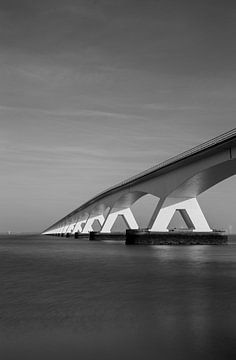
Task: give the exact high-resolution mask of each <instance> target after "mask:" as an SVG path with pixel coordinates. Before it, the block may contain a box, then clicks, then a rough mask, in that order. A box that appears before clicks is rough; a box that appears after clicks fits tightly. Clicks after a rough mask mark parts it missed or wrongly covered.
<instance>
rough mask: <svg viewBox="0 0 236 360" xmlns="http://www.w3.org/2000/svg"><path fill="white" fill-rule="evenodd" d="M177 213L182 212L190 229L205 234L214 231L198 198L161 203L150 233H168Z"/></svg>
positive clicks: (170, 199)
mask: <svg viewBox="0 0 236 360" xmlns="http://www.w3.org/2000/svg"><path fill="white" fill-rule="evenodd" d="M175 211H179V212H180V214H181V215H182V217H183V219H184V221H185V223H186V225H187V227H188V228H189V229H193V231H203V232H206V231H207V232H208V231H212V230H211V229H210V227H209V225H208V223H207V221H206V218H205V216H204V214H203V212H202V210H201V208H200V206H199V204H198V201H197V199H196V198H191V199H185V200H181V199H177V198H176V199H174V198H167V199H165V200H164V201H163V200H162V201H160V202H159V203H158V205H157V209H156V210H155V212H154V213H155V219H154V218H153V217H152V220H151V223H150V224H149V227H150V231H168V228H167V227H168V225H169V223H170V221H171V219H172V217H173V216H174V213H175Z"/></svg>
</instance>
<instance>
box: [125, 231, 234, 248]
mask: <svg viewBox="0 0 236 360" xmlns="http://www.w3.org/2000/svg"><path fill="white" fill-rule="evenodd" d="M227 241H228V236H227V235H226V234H225V233H223V232H193V231H176V232H150V231H148V230H127V231H126V242H125V243H126V245H223V244H226V243H227Z"/></svg>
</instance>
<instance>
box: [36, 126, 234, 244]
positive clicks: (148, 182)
mask: <svg viewBox="0 0 236 360" xmlns="http://www.w3.org/2000/svg"><path fill="white" fill-rule="evenodd" d="M235 173H236V129H233V130H231V131H229V132H227V133H224V134H222V135H220V136H218V137H216V138H214V139H211V140H209V141H207V142H205V143H203V144H200V145H198V146H196V147H195V148H192V149H190V150H188V151H185V152H184V153H181V154H179V155H177V156H175V157H173V158H171V159H169V160H167V161H165V162H163V163H161V164H158V165H156V166H154V167H152V168H150V169H148V170H146V171H144V172H142V173H140V174H138V175H136V176H134V177H132V178H130V179H128V180H126V181H123V182H122V183H120V184H118V185H115V186H113V187H111V188H109V189H107V190H106V191H103V192H102V193H100V194H98V195H97V196H95V197H94V198H92V199H91V200H89V201H87V202H86V203H84V204H82V205H81V206H80V207H79V208H77V209H75V210H74V211H72V212H71V213H69V214H68V215H66V216H65V217H64V218H62V219H60V220H59V221H57V222H56V223H55V224H53V225H51V226H50V227H49V228H48V229H46V230H45V231H44V232H43V233H42V234H43V235H56V236H67V237H70V236H74V237H77V236H78V237H79V236H85V235H87V237H88V235H89V234H94V229H93V224H94V222H95V221H96V222H98V223H99V225H100V228H101V229H100V231H99V235H98V236H102V235H103V236H105V234H112V228H113V225H114V223H115V222H116V220H117V218H118V217H119V216H121V217H122V218H123V219H124V221H125V223H126V225H127V228H128V229H129V230H127V232H126V241H128V242H129V241H131V240H127V238H130V236H131V237H132V236H134V234H135V236H136V238H137V237H138V236H139V235H138V234H143V233H145V234H146V235H145V237H146V238H148V239H149V241H150V242H151V241H153V239H155V238H157V234H159V239H161V238H165V239H166V238H167V237H168V238H169V237H170V236H172V238H173V239H175V238H177V237H178V236H179V235H178V234H177V233H176V232H170V231H169V224H170V221H171V219H172V218H173V216H174V214H175V212H179V214H180V215H181V216H182V218H183V220H184V222H185V224H186V228H187V230H188V234H189V236H191V238H192V239H193V235H194V236H195V239H197V237H198V235H201V236H203V234H207V235H208V237H209V236H210V237H211V238H212V236H215V235H216V233H215V232H213V231H212V229H211V228H210V226H209V224H208V222H207V220H206V217H205V216H204V214H203V212H202V209H201V208H200V206H199V203H198V201H197V197H198V195H199V194H201V193H203V192H205V191H207V190H208V189H209V188H211V187H212V186H214V185H216V184H217V183H219V182H221V181H223V180H225V179H226V178H229V177H231V176H233V175H235ZM147 194H151V195H154V196H155V197H156V198H157V200H158V201H157V205H156V208H155V210H154V212H153V214H152V216H151V219H150V220H149V223H148V224H147V227H146V229H145V230H144V231H143V230H140V229H139V225H138V223H137V221H136V219H135V217H134V215H133V212H132V210H131V207H132V205H133V204H134V203H135V202H136V201H137V200H139V199H140V198H142V197H143V196H145V195H147ZM130 234H131V235H130ZM184 234H186V233H185V232H184ZM190 234H191V235H190ZM210 234H211V235H210ZM92 236H93V235H92ZM183 236H184V235H183ZM204 236H205V235H204ZM217 236H218V235H217ZM219 236H220V235H219ZM131 242H132V241H131Z"/></svg>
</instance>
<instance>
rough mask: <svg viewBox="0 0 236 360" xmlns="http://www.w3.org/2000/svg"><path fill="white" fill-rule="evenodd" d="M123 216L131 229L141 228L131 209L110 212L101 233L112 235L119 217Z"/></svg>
mask: <svg viewBox="0 0 236 360" xmlns="http://www.w3.org/2000/svg"><path fill="white" fill-rule="evenodd" d="M119 215H121V216H122V217H123V219H124V221H125V223H126V225H127V226H128V228H129V229H138V228H139V226H138V224H137V222H136V220H135V217H134V215H133V213H132V211H131V210H130V208H126V209H122V210H118V211H112V210H111V211H110V212H109V214H108V216H107V218H106V220H105V222H104V224H103V227H102V229H101V233H110V232H111V229H112V226H113V225H114V223H115V221H116V219H117V217H118V216H119Z"/></svg>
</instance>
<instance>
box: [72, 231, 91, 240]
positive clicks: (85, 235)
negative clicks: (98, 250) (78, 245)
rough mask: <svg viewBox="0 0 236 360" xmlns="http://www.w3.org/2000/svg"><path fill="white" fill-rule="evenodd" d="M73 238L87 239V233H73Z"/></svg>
mask: <svg viewBox="0 0 236 360" xmlns="http://www.w3.org/2000/svg"><path fill="white" fill-rule="evenodd" d="M74 238H75V239H80V240H88V239H89V234H81V233H77V232H76V233H74Z"/></svg>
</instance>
